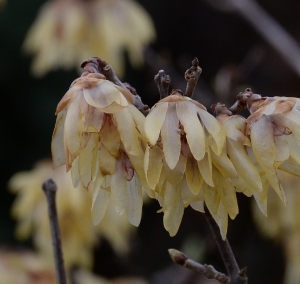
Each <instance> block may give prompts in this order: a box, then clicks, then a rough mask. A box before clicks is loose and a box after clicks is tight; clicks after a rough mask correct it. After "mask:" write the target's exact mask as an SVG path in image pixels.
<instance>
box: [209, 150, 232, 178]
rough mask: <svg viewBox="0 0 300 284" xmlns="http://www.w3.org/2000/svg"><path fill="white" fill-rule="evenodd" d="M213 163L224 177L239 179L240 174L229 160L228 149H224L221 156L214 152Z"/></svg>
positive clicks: (212, 155)
mask: <svg viewBox="0 0 300 284" xmlns="http://www.w3.org/2000/svg"><path fill="white" fill-rule="evenodd" d="M211 157H212V162H213V164H214V166H215V167H216V168H217V169H218V170H219V171H220V173H221V174H222V175H223V176H224V177H237V175H238V173H237V171H236V169H235V167H234V165H233V164H232V162H231V161H230V160H229V158H228V156H227V154H226V149H223V151H222V153H221V155H220V156H217V155H216V154H215V153H214V152H213V151H212V152H211Z"/></svg>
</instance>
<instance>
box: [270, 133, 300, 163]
mask: <svg viewBox="0 0 300 284" xmlns="http://www.w3.org/2000/svg"><path fill="white" fill-rule="evenodd" d="M274 146H275V161H276V164H277V165H276V164H275V165H274V167H275V168H278V166H279V165H280V164H281V163H282V162H283V161H285V160H287V159H288V158H289V156H290V149H289V144H288V142H287V141H286V137H285V135H281V136H274ZM298 149H300V147H299V148H298Z"/></svg>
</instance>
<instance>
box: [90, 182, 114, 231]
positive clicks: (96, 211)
mask: <svg viewBox="0 0 300 284" xmlns="http://www.w3.org/2000/svg"><path fill="white" fill-rule="evenodd" d="M101 182H102V181H101V177H100V178H97V179H96V183H95V190H94V192H93V205H92V209H91V211H92V218H93V224H94V226H96V225H97V224H99V223H100V222H101V220H102V219H103V217H104V215H105V212H106V209H107V206H108V203H109V198H110V192H109V191H107V190H104V189H102V188H100V184H101Z"/></svg>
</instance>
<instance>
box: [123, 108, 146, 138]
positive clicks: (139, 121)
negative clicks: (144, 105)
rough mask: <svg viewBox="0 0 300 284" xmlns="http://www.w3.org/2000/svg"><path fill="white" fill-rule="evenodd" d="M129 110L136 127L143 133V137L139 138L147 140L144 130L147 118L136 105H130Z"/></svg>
mask: <svg viewBox="0 0 300 284" xmlns="http://www.w3.org/2000/svg"><path fill="white" fill-rule="evenodd" d="M127 108H128V111H129V112H130V115H131V117H132V119H133V121H134V123H135V125H136V128H137V130H138V131H139V132H140V133H141V136H140V137H139V138H140V139H141V140H147V138H146V134H145V128H144V125H145V116H144V115H143V114H142V113H141V112H140V111H139V110H138V109H137V108H136V107H135V106H134V105H131V104H129V105H128V106H127Z"/></svg>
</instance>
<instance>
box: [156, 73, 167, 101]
mask: <svg viewBox="0 0 300 284" xmlns="http://www.w3.org/2000/svg"><path fill="white" fill-rule="evenodd" d="M154 82H155V83H156V85H157V87H158V91H159V94H160V99H163V98H165V97H167V96H168V95H169V87H170V84H171V77H170V76H169V75H167V74H166V73H165V71H164V70H159V71H158V73H157V74H156V75H155V76H154Z"/></svg>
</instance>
